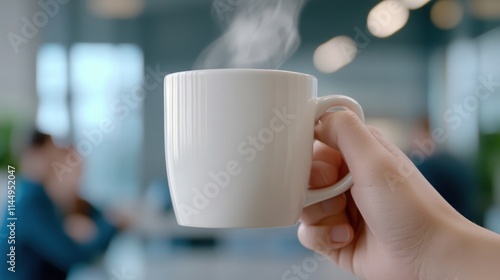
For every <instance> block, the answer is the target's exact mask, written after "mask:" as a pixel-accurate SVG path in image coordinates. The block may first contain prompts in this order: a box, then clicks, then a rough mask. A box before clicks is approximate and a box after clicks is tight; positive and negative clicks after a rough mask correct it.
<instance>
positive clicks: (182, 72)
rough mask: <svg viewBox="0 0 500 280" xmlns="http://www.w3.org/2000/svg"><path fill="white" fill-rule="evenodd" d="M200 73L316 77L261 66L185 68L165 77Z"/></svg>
mask: <svg viewBox="0 0 500 280" xmlns="http://www.w3.org/2000/svg"><path fill="white" fill-rule="evenodd" d="M195 72H197V73H201V72H208V73H217V72H247V73H256V72H261V73H274V74H287V75H290V74H291V75H297V76H302V77H307V78H312V79H317V78H316V77H315V76H314V75H311V74H307V73H303V72H296V71H290V70H280V69H265V68H263V69H261V68H210V69H195V70H185V71H179V72H173V73H169V74H167V75H165V79H166V78H167V77H169V76H175V75H179V74H189V73H195Z"/></svg>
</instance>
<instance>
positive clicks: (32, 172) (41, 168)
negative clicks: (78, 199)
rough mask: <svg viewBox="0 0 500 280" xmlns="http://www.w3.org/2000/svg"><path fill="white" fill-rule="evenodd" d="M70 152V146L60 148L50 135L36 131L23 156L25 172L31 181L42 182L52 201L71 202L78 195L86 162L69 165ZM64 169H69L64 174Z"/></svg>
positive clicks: (22, 163)
mask: <svg viewBox="0 0 500 280" xmlns="http://www.w3.org/2000/svg"><path fill="white" fill-rule="evenodd" d="M69 153H70V147H67V148H62V147H59V146H57V145H56V144H55V143H54V140H53V138H52V137H51V136H50V135H48V134H45V133H42V132H40V131H37V130H35V131H33V132H32V133H31V135H30V137H29V142H28V143H27V145H26V148H25V149H24V152H23V153H22V156H21V170H22V172H23V174H24V175H25V176H26V177H27V178H29V179H31V180H33V181H36V182H39V183H41V184H42V185H43V186H44V188H45V189H46V191H47V193H48V194H49V196H51V197H52V199H54V200H58V201H65V200H70V199H71V198H73V197H75V196H76V195H77V193H78V186H79V183H80V178H81V174H82V163H80V164H78V165H77V166H71V168H70V167H68V166H65V159H66V157H67V155H68V154H69ZM61 166H65V167H66V168H68V169H67V170H65V172H61V170H60V168H61ZM58 168H59V169H58Z"/></svg>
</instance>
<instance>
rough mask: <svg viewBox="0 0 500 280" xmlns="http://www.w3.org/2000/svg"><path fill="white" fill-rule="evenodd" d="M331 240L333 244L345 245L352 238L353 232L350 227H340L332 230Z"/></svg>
mask: <svg viewBox="0 0 500 280" xmlns="http://www.w3.org/2000/svg"><path fill="white" fill-rule="evenodd" d="M330 238H331V239H332V241H333V242H336V243H344V242H347V241H349V239H350V238H351V231H350V230H349V226H348V225H338V226H334V227H333V228H332V231H331V232H330Z"/></svg>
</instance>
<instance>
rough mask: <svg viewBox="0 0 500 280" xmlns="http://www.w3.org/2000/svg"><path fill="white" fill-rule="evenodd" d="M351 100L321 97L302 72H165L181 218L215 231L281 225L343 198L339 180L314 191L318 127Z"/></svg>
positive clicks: (170, 164)
mask: <svg viewBox="0 0 500 280" xmlns="http://www.w3.org/2000/svg"><path fill="white" fill-rule="evenodd" d="M333 107H345V108H347V109H349V110H352V111H354V112H355V113H356V114H357V115H358V116H359V117H360V118H361V119H362V120H363V119H364V117H363V111H362V109H361V107H360V106H359V104H358V103H357V102H356V101H354V100H353V99H351V98H349V97H346V96H341V95H332V96H325V97H321V98H318V97H317V80H316V78H315V77H313V76H311V75H307V74H302V73H294V72H288V71H279V70H261V69H213V70H198V71H188V72H180V73H174V74H170V75H167V76H166V77H165V148H166V158H167V174H168V181H169V186H170V192H171V196H172V201H173V205H174V210H175V215H176V218H177V222H178V223H179V224H180V225H183V226H191V227H209V228H239V227H282V226H292V225H294V224H296V223H297V221H298V220H299V217H300V213H301V211H302V209H303V208H304V207H305V206H308V205H311V204H313V203H316V202H319V201H322V200H325V199H328V198H331V197H334V196H337V195H339V194H341V193H343V192H345V191H346V190H348V189H349V188H350V187H351V185H352V179H351V176H350V174H349V175H347V176H345V177H344V178H343V179H342V180H340V181H339V182H337V183H336V184H335V185H333V186H330V187H327V188H324V189H320V190H309V189H308V181H309V175H310V169H311V162H312V150H313V141H314V125H315V123H316V121H317V120H318V119H319V118H320V117H321V115H323V114H324V113H325V112H326V111H327V110H328V109H330V108H333Z"/></svg>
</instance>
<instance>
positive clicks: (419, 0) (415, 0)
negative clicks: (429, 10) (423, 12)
mask: <svg viewBox="0 0 500 280" xmlns="http://www.w3.org/2000/svg"><path fill="white" fill-rule="evenodd" d="M399 1H401V3H403V5H405V6H406V7H407V8H408V9H412V10H415V9H418V8H421V7H422V6H424V5H425V4H427V3H429V1H430V0H399Z"/></svg>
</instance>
